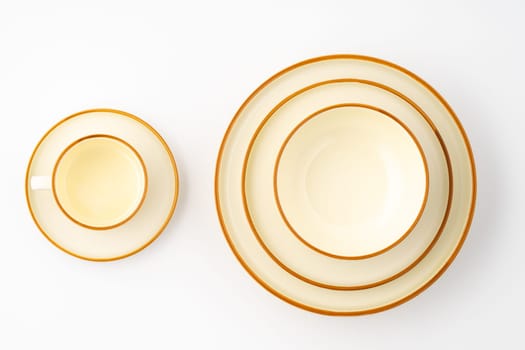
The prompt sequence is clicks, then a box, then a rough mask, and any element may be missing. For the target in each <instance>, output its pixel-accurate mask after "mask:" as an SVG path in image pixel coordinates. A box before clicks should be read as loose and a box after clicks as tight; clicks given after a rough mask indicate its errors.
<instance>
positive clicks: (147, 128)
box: [25, 108, 180, 262]
mask: <svg viewBox="0 0 525 350" xmlns="http://www.w3.org/2000/svg"><path fill="white" fill-rule="evenodd" d="M96 113H108V114H110V115H111V114H114V115H117V116H120V117H124V119H128V120H131V121H132V122H134V123H137V124H138V125H140V126H142V127H144V128H145V131H147V132H149V133H150V134H151V135H152V137H153V138H154V139H155V140H157V141H158V142H159V144H160V146H161V148H162V149H163V151H164V152H165V154H166V156H167V157H168V159H169V168H170V169H171V171H172V175H173V176H172V181H173V190H174V192H173V193H172V195H173V198H172V200H170V202H171V204H170V206H169V209H168V210H167V215H166V216H165V219H164V220H163V221H162V223H161V224H160V227H159V228H158V229H157V230H156V231H155V233H154V234H153V235H152V236H151V238H149V239H148V240H147V241H146V242H144V243H143V244H141V245H140V246H138V247H136V248H134V249H131V250H130V251H129V252H126V253H124V254H118V255H115V256H110V257H103V258H101V257H92V256H86V255H82V254H78V253H75V252H73V251H71V250H70V249H68V248H66V247H64V246H62V245H61V244H60V243H59V242H57V241H56V240H55V239H53V237H51V235H50V234H49V233H47V232H46V230H45V229H44V228H43V227H42V225H41V224H40V222H39V220H38V218H37V214H36V213H35V211H34V209H33V206H32V203H31V199H30V192H31V191H32V188H31V169H32V165H33V163H34V161H35V156H36V154H37V152H38V150H39V149H40V147H41V145H42V144H43V143H44V141H45V140H47V139H48V137H50V135H52V133H53V132H54V131H55V130H57V129H58V128H59V127H60V126H62V125H64V124H65V123H67V122H69V121H71V120H72V119H74V118H76V117H80V116H84V115H89V114H96ZM94 134H97V133H94ZM111 136H114V135H111ZM142 161H143V160H142ZM55 163H56V160H55ZM179 187H180V184H179V173H178V169H177V164H176V162H175V158H174V157H173V154H172V152H171V150H170V148H169V146H168V144H167V143H166V141H165V140H164V139H163V138H162V136H161V135H160V134H159V133H158V132H157V131H156V130H155V129H154V128H153V127H152V126H151V125H149V124H148V123H147V122H145V121H144V120H142V119H141V118H139V117H137V116H135V115H133V114H131V113H128V112H124V111H120V110H116V109H110V108H96V109H88V110H84V111H81V112H78V113H75V114H72V115H70V116H68V117H66V118H64V119H62V120H60V121H59V122H58V123H56V124H55V125H53V127H51V128H50V129H49V130H48V131H47V132H46V133H45V134H44V135H43V136H42V138H41V139H40V140H39V142H38V143H37V145H36V146H35V148H34V150H33V152H32V154H31V157H30V159H29V162H28V166H27V169H26V176H25V197H26V203H27V206H28V209H29V212H30V214H31V217H32V219H33V221H34V223H35V225H36V226H37V228H38V229H39V231H40V232H41V233H42V234H43V236H44V237H45V238H46V239H47V240H48V241H49V242H51V243H52V244H53V245H54V246H55V247H57V248H58V249H60V250H62V251H63V252H65V253H67V254H69V255H72V256H74V257H77V258H80V259H83V260H88V261H96V262H107V261H114V260H118V259H123V258H126V257H128V256H131V255H133V254H136V253H138V252H140V251H141V250H143V249H145V248H146V247H147V246H149V245H150V244H151V243H153V241H155V240H156V239H157V238H158V237H159V236H160V234H161V233H162V232H163V231H164V229H165V228H166V226H167V225H168V223H169V222H170V220H171V218H172V216H173V213H174V211H175V208H176V206H177V201H178V196H179ZM149 188H150V187H148V188H147V189H146V188H145V191H144V194H145V196H144V200H145V198H146V197H147V193H148V192H149ZM144 200H143V201H141V205H140V207H143V204H144ZM57 203H58V202H57ZM57 207H58V205H57ZM138 212H140V210H138V211H137V212H136V213H135V215H134V216H136V214H137V213H138ZM64 217H67V216H64ZM125 224H126V225H129V224H130V223H129V222H127V223H125ZM77 227H79V228H80V227H82V228H84V229H88V230H92V231H93V232H100V231H98V230H93V229H91V228H86V227H85V226H82V225H78V226H77ZM121 227H123V225H120V226H119V227H118V228H119V229H120V228H121ZM113 229H114V228H113Z"/></svg>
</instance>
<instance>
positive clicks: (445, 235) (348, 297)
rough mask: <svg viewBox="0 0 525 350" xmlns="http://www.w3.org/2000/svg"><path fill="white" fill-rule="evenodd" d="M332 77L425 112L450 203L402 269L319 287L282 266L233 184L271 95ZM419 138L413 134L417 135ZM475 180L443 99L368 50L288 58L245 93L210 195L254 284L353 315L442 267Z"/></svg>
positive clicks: (457, 241)
mask: <svg viewBox="0 0 525 350" xmlns="http://www.w3.org/2000/svg"><path fill="white" fill-rule="evenodd" d="M340 78H359V79H365V80H371V81H377V82H380V83H383V84H385V85H388V86H390V87H391V88H394V89H396V90H398V91H400V92H401V93H402V94H404V95H406V96H407V97H408V98H410V99H411V100H413V101H414V102H415V103H416V104H417V105H418V106H419V107H421V108H422V109H423V110H424V111H425V112H426V113H427V114H428V115H429V116H430V118H431V120H432V123H433V127H435V128H436V130H438V131H439V132H440V134H441V137H442V138H443V141H444V143H445V144H446V147H447V148H448V152H449V154H450V165H451V169H450V171H451V174H452V178H453V181H454V186H453V188H452V201H451V203H450V205H451V206H450V211H451V213H453V215H450V216H448V217H447V220H446V222H445V224H444V226H443V231H442V233H441V235H440V236H439V239H437V241H436V242H435V244H434V245H433V248H432V249H431V250H430V251H429V252H428V254H426V256H425V257H424V258H423V259H422V260H421V261H420V262H419V263H418V264H417V265H416V266H414V267H413V268H412V269H410V270H409V271H407V272H406V273H405V274H403V275H401V276H399V277H398V278H396V279H394V280H392V281H390V282H388V283H385V284H382V285H379V286H376V287H373V288H368V289H364V290H332V289H327V288H321V287H319V286H316V285H313V284H310V283H307V282H305V281H303V280H301V279H299V278H296V277H294V276H293V275H291V274H290V273H288V272H287V271H285V270H284V269H283V268H282V267H281V266H280V265H279V264H277V263H276V262H275V261H274V260H273V259H272V258H271V257H270V256H269V255H268V254H267V252H266V251H265V250H264V249H263V248H262V246H261V245H260V243H259V242H258V240H257V239H256V237H255V236H254V235H253V234H252V233H251V227H250V224H249V222H248V220H247V219H246V217H245V215H244V212H243V209H244V207H243V198H242V193H241V191H239V187H238V186H239V183H241V181H242V172H243V164H244V155H245V152H246V151H247V148H248V144H249V142H250V137H251V135H252V134H253V133H254V132H255V130H256V129H257V127H258V125H259V124H260V123H261V121H262V120H263V119H264V118H265V116H266V115H268V114H269V113H270V112H271V110H272V109H273V108H274V107H275V106H276V105H277V104H278V103H279V101H281V100H283V99H284V98H286V96H289V95H291V94H293V93H294V92H295V91H298V90H300V89H302V88H303V87H305V86H309V85H311V84H315V83H317V82H320V81H325V80H330V79H340ZM396 115H399V114H396ZM423 141H425V140H422V139H420V142H422V143H423ZM430 176H432V171H431V172H430ZM475 186H476V183H475V169H474V163H473V156H472V152H471V150H470V146H469V145H468V141H467V138H466V135H465V133H464V131H463V129H462V127H461V125H460V123H459V121H458V120H457V117H456V116H455V115H454V114H453V112H452V110H451V109H450V107H449V106H448V105H447V104H446V102H445V101H444V100H443V99H442V98H441V97H440V96H439V95H438V94H437V93H436V92H435V91H434V90H432V88H431V87H430V86H429V85H427V84H426V83H424V82H423V81H422V80H421V79H419V78H418V77H416V76H415V75H413V74H411V73H409V72H408V71H406V70H403V69H402V68H400V67H397V66H395V65H393V64H390V63H387V62H384V61H381V60H378V59H373V58H368V57H362V56H350V55H340V56H329V57H321V58H317V59H313V60H309V61H305V62H302V63H300V64H297V65H295V66H292V67H290V68H288V69H286V70H284V71H282V72H281V73H279V74H277V75H276V76H274V77H272V78H271V79H270V80H268V81H267V82H266V83H264V84H263V85H262V86H261V87H260V88H259V89H257V90H256V92H254V93H253V94H252V95H251V96H250V97H249V98H248V100H247V101H246V102H245V103H244V104H243V106H242V107H241V108H240V110H239V112H238V113H237V114H236V116H235V118H234V120H233V121H232V123H231V124H230V127H229V129H228V131H227V133H226V135H225V139H224V142H223V144H222V147H221V150H220V152H219V158H218V162H217V174H216V200H217V209H218V213H219V217H220V220H221V224H222V227H223V230H224V233H225V236H226V238H227V240H228V242H229V244H230V246H231V248H232V250H233V251H234V253H235V255H236V256H237V258H238V259H239V261H240V262H241V264H242V265H243V266H244V267H245V268H246V269H247V271H248V272H249V273H250V274H251V275H252V276H253V277H254V278H255V279H256V280H257V281H258V282H259V283H260V284H261V285H262V286H264V287H265V288H266V289H268V290H269V291H271V292H272V293H274V294H275V295H276V296H279V297H280V298H282V299H283V300H286V301H288V302H289V303H291V304H294V305H296V306H299V307H302V308H304V309H307V310H310V311H314V312H319V313H325V314H334V315H353V314H362V313H370V312H377V311H380V310H384V309H386V308H389V307H392V306H395V305H398V304H400V303H402V302H404V301H406V300H408V299H410V298H411V297H413V296H415V295H417V294H418V293H420V292H421V291H422V290H424V289H425V288H426V287H428V286H429V285H430V284H431V283H432V282H433V281H435V279H437V278H438V277H439V276H440V275H441V274H442V273H443V272H444V270H445V269H446V267H447V266H448V265H449V264H450V263H451V261H452V260H453V258H454V257H455V256H456V254H457V253H458V251H459V249H460V247H461V245H462V243H463V241H464V239H465V237H466V232H467V231H468V228H469V226H470V223H471V220H472V215H473V208H474V201H475ZM410 236H411V235H409V237H410ZM407 238H408V237H407ZM384 267H385V268H386V267H387V266H384Z"/></svg>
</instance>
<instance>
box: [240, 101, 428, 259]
mask: <svg viewBox="0 0 525 350" xmlns="http://www.w3.org/2000/svg"><path fill="white" fill-rule="evenodd" d="M340 107H362V108H365V109H371V110H373V111H376V112H379V113H381V114H382V115H384V116H386V117H388V118H390V119H392V120H394V121H395V122H396V123H397V124H399V125H400V126H401V127H402V128H403V129H404V130H405V131H406V132H407V133H408V135H409V136H410V138H411V139H412V141H413V142H414V144H415V145H416V147H417V149H418V152H419V154H420V156H421V159H422V160H423V166H424V169H425V194H424V197H423V200H422V202H421V206H420V208H419V211H418V214H417V216H416V217H415V219H414V221H413V222H412V224H411V225H410V226H409V228H408V229H407V230H406V232H405V233H403V234H402V235H401V236H400V237H399V238H398V239H396V240H395V241H394V242H393V243H391V244H389V245H388V246H386V247H385V248H383V249H380V250H378V251H375V252H372V253H369V254H366V255H357V256H348V255H337V254H333V253H330V252H327V251H325V250H323V249H321V248H319V247H316V246H315V245H313V244H311V243H310V242H308V241H307V240H306V239H305V238H303V237H302V236H301V234H300V233H299V232H297V230H296V229H295V228H294V227H293V225H292V224H291V223H290V221H289V220H288V217H287V215H286V213H285V211H284V209H283V207H282V204H281V200H280V198H279V191H278V190H277V188H278V186H277V177H278V176H277V175H278V172H279V164H280V162H281V157H282V155H283V152H284V150H285V149H286V146H287V145H288V143H289V141H290V139H291V138H292V137H293V136H294V135H295V134H296V132H297V131H298V130H299V129H300V128H301V127H302V126H304V125H305V124H306V123H308V122H309V121H310V120H312V119H313V118H316V117H318V116H319V115H320V114H321V113H323V112H326V111H329V110H332V109H335V108H340ZM428 178H429V171H428V164H427V158H426V157H425V154H424V153H423V148H422V147H421V144H420V143H419V141H418V140H417V138H416V137H415V135H414V134H413V133H412V131H411V130H410V129H409V128H408V126H407V125H406V124H405V123H403V122H402V121H401V120H400V119H399V118H397V117H396V116H394V115H393V114H392V113H390V112H387V111H386V110H383V109H381V108H377V107H374V106H371V105H368V104H363V103H341V104H337V105H330V106H327V107H324V108H322V109H320V110H318V111H316V112H314V113H312V114H310V115H309V116H307V117H306V118H305V119H303V120H302V121H301V122H300V123H299V124H297V125H296V126H295V127H294V128H293V129H292V131H290V133H289V134H288V136H286V139H285V140H284V142H283V144H282V145H281V148H280V149H279V152H278V153H277V160H276V161H275V165H274V170H273V184H274V186H273V190H274V191H273V194H274V198H275V203H276V205H277V209H278V210H279V214H280V215H281V218H282V219H283V221H284V223H285V224H286V226H287V227H288V229H289V230H290V232H292V233H293V234H294V236H295V237H297V239H299V240H300V241H301V242H302V243H303V244H305V245H307V246H308V247H309V248H310V249H312V250H314V251H316V252H318V253H321V254H324V255H326V256H329V257H331V258H336V259H348V260H354V259H367V258H371V257H373V256H376V255H379V254H382V253H384V252H386V251H387V250H390V249H392V248H393V247H395V246H396V245H398V244H399V243H401V241H402V240H404V239H405V238H406V237H407V236H408V235H409V234H410V233H411V232H412V230H413V229H414V227H415V226H416V225H417V223H418V222H419V219H420V218H421V215H423V210H424V209H425V205H426V203H427V199H428V187H429V180H428ZM244 191H245V192H246V189H244Z"/></svg>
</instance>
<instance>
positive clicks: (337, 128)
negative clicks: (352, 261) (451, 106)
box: [276, 105, 427, 256]
mask: <svg viewBox="0 0 525 350" xmlns="http://www.w3.org/2000/svg"><path fill="white" fill-rule="evenodd" d="M276 171H277V179H276V185H277V188H276V191H277V192H276V194H277V200H278V201H279V202H280V205H281V207H282V210H283V213H284V216H285V217H286V218H287V221H288V222H289V223H290V225H291V226H292V227H293V229H294V231H295V232H297V233H298V234H299V235H300V236H302V238H303V239H304V240H305V241H307V242H308V243H309V244H310V245H312V246H314V247H317V248H318V249H320V250H322V251H325V252H328V253H330V254H333V255H342V256H363V255H370V254H373V253H375V252H378V251H381V250H384V249H385V248H387V247H388V246H390V245H392V244H394V243H395V242H396V241H398V240H399V239H401V238H402V237H403V235H404V234H405V233H406V232H407V231H409V230H410V228H411V227H412V226H413V224H414V222H416V220H417V219H418V217H419V213H420V212H421V210H422V209H423V204H424V203H425V197H426V192H427V171H426V164H425V161H424V158H423V155H422V153H421V151H420V147H419V146H418V144H417V141H415V139H414V138H413V137H412V135H411V134H410V132H409V131H408V130H407V129H406V127H405V126H403V125H401V124H400V123H399V122H398V121H397V120H395V119H394V118H391V117H390V116H388V115H386V114H383V113H381V112H379V111H377V110H374V109H371V108H365V107H361V106H344V105H343V106H335V107H329V108H328V109H326V110H323V111H321V112H320V113H318V114H314V115H312V116H310V117H308V118H307V119H305V120H304V121H303V122H302V123H301V124H299V125H298V127H296V128H295V129H294V130H293V132H292V134H290V136H289V138H287V140H286V142H285V143H284V144H283V148H282V153H281V157H280V158H279V160H278V164H277V169H276Z"/></svg>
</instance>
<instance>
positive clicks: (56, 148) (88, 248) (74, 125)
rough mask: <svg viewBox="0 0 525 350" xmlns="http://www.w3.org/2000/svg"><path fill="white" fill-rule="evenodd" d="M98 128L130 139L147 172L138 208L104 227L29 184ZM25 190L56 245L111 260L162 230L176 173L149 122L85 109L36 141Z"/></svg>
mask: <svg viewBox="0 0 525 350" xmlns="http://www.w3.org/2000/svg"><path fill="white" fill-rule="evenodd" d="M99 134H104V135H111V136H114V137H117V138H119V139H122V140H125V141H126V142H127V143H128V144H129V145H131V146H132V147H133V148H134V149H135V150H136V151H137V153H138V154H140V157H141V158H142V159H143V162H144V167H145V169H146V173H147V178H148V186H147V192H146V197H145V198H144V201H143V203H142V205H141V207H140V210H139V211H137V213H136V214H135V215H134V216H133V217H132V218H131V219H130V220H129V221H127V222H126V223H124V224H122V225H120V226H118V227H115V228H112V229H108V230H105V231H100V230H93V229H89V228H86V227H83V226H80V225H78V224H76V223H74V222H73V221H72V220H70V219H69V218H68V217H67V216H66V215H64V213H63V212H62V211H61V210H60V208H59V206H58V204H57V202H56V201H55V199H54V198H53V194H52V191H51V190H48V189H45V188H41V187H38V186H37V187H36V188H35V189H33V188H32V187H31V185H32V183H34V182H33V181H32V180H33V179H36V180H39V179H43V178H45V177H48V176H51V174H52V172H53V167H54V165H55V163H56V162H57V159H58V157H59V156H60V154H61V153H62V152H63V151H64V149H65V148H66V147H67V146H68V145H70V144H72V143H73V142H75V141H76V140H78V139H81V138H84V137H86V136H90V135H99ZM36 182H37V183H38V181H36ZM26 195H27V200H28V204H29V209H30V211H31V214H32V215H33V219H34V220H35V223H36V224H37V226H38V227H39V229H40V230H41V231H42V233H44V235H45V236H46V237H47V238H48V239H49V240H50V241H51V242H52V243H53V244H55V245H56V246H57V247H59V248H60V249H62V250H64V251H66V252H67V253H70V254H72V255H74V256H77V257H80V258H84V259H88V260H97V261H104V260H114V259H118V258H123V257H126V256H128V255H131V254H133V253H136V252H137V251H139V250H141V249H143V248H144V247H146V246H147V245H148V244H150V243H151V242H152V241H153V240H154V239H155V238H156V237H157V236H158V235H159V234H160V233H161V232H162V230H163V229H164V227H165V226H166V225H167V223H168V221H169V219H170V218H171V216H172V214H173V211H174V209H175V205H176V201H177V196H178V174H177V168H176V164H175V160H174V159H173V156H172V154H171V151H170V150H169V148H168V146H167V144H166V143H165V142H164V141H163V139H162V137H161V136H160V135H159V134H158V133H157V132H156V131H155V130H154V129H153V128H152V127H151V126H149V125H148V124H146V123H145V122H144V121H142V120H141V119H139V118H137V117H135V116H133V115H131V114H129V113H125V112H121V111H116V110H109V109H99V110H90V111H85V112H81V113H78V114H75V115H73V116H71V117H69V118H66V119H65V120H63V121H61V122H60V123H58V124H57V125H55V126H54V127H53V128H52V129H51V130H50V131H49V132H48V133H47V134H46V135H45V136H44V138H43V139H42V140H41V141H40V143H39V144H38V145H37V147H36V149H35V151H34V153H33V156H32V158H31V160H30V163H29V166H28V170H27V178H26Z"/></svg>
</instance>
